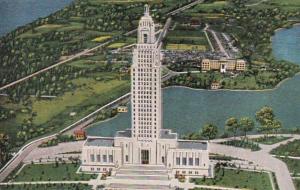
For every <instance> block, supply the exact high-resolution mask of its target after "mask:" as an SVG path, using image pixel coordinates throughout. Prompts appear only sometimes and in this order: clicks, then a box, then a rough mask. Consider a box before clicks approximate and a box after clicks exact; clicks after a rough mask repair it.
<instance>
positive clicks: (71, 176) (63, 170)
mask: <svg viewBox="0 0 300 190" xmlns="http://www.w3.org/2000/svg"><path fill="white" fill-rule="evenodd" d="M78 168H79V165H77V164H69V163H65V164H64V163H59V164H30V165H26V166H25V167H24V168H23V169H22V170H21V171H20V173H18V174H17V175H16V176H15V177H13V179H12V181H14V182H21V181H22V182H31V181H88V180H90V179H95V178H96V175H90V174H77V173H76V171H77V170H78Z"/></svg>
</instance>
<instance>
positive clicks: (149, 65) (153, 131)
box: [131, 5, 162, 141]
mask: <svg viewBox="0 0 300 190" xmlns="http://www.w3.org/2000/svg"><path fill="white" fill-rule="evenodd" d="M160 68H161V52H160V45H159V44H158V43H157V41H156V37H155V24H154V22H153V20H152V17H151V16H150V13H149V6H148V5H145V13H144V16H143V17H142V18H141V20H140V21H139V26H138V39H137V46H136V49H134V51H133V65H132V67H131V79H132V80H131V95H132V99H131V103H132V104H131V105H132V117H131V118H132V121H131V123H132V135H133V136H132V137H133V138H136V139H137V140H139V141H153V140H155V139H157V138H159V132H160V129H161V128H162V119H161V118H162V117H161V115H162V103H161V98H162V96H161V69H160Z"/></svg>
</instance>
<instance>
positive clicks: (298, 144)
mask: <svg viewBox="0 0 300 190" xmlns="http://www.w3.org/2000/svg"><path fill="white" fill-rule="evenodd" d="M271 154H275V155H279V156H295V157H300V140H294V141H292V142H289V143H288V144H285V145H280V146H279V147H277V148H275V149H273V150H272V151H271Z"/></svg>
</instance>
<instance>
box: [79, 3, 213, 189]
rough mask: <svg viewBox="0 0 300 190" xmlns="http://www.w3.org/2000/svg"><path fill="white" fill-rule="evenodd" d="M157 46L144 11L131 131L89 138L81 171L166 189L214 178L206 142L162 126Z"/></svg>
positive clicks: (133, 85) (133, 76) (133, 71)
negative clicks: (180, 179) (177, 182)
mask: <svg viewBox="0 0 300 190" xmlns="http://www.w3.org/2000/svg"><path fill="white" fill-rule="evenodd" d="M160 46H161V44H158V43H157V41H156V38H155V28H154V22H153V20H152V17H151V16H150V14H149V7H148V6H146V7H145V14H144V16H143V17H142V18H141V20H140V22H139V27H138V43H137V46H136V48H135V49H134V51H133V64H132V67H131V79H132V80H131V106H132V107H131V128H130V129H127V130H125V131H119V132H117V133H116V135H115V137H112V138H105V137H95V136H94V137H92V136H89V137H88V139H87V140H86V141H85V143H84V146H83V149H82V165H81V171H83V172H96V173H107V172H109V171H111V172H110V173H112V174H113V176H114V177H113V178H115V179H118V180H125V179H127V178H128V180H132V178H135V179H137V178H138V179H145V180H146V179H147V180H148V179H155V180H157V181H159V180H160V181H161V184H169V183H170V179H171V178H174V177H175V174H181V175H187V176H195V177H197V176H199V177H200V176H207V177H211V176H212V175H213V167H212V165H210V161H209V144H208V142H207V141H189V140H180V139H178V135H177V134H176V133H173V132H172V131H171V130H168V129H163V127H162V125H163V123H162V92H161V51H160V48H161V47H160ZM137 175H138V177H137ZM162 180H165V181H162ZM157 181H156V182H157ZM127 182H128V181H125V182H124V183H127ZM118 183H119V181H118ZM141 183H143V184H145V182H141ZM169 185H171V184H169ZM123 189H124V187H123Z"/></svg>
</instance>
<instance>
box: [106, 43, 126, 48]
mask: <svg viewBox="0 0 300 190" xmlns="http://www.w3.org/2000/svg"><path fill="white" fill-rule="evenodd" d="M125 45H127V44H126V43H121V42H120V43H113V44H111V45H109V46H108V47H107V48H109V49H117V48H121V47H124V46H125Z"/></svg>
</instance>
